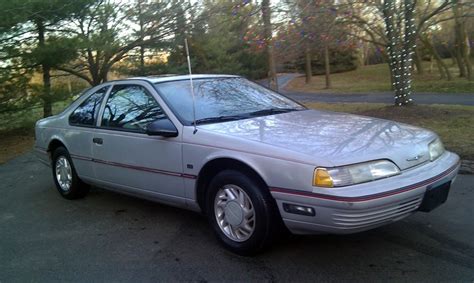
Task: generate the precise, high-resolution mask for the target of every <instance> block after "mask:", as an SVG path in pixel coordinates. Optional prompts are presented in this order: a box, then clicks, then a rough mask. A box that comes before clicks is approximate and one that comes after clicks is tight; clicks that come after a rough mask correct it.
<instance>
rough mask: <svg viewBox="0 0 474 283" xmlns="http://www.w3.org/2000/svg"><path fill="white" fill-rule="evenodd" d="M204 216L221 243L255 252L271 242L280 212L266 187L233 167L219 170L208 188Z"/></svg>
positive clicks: (237, 250)
mask: <svg viewBox="0 0 474 283" xmlns="http://www.w3.org/2000/svg"><path fill="white" fill-rule="evenodd" d="M206 208H207V216H208V220H209V223H210V225H211V226H212V228H213V230H214V232H215V233H216V235H217V237H218V239H219V240H220V242H221V243H222V244H223V245H224V246H225V247H226V248H227V249H229V250H231V251H232V252H235V253H237V254H241V255H251V254H255V253H257V252H259V251H261V250H263V249H264V248H265V247H267V246H268V245H269V244H271V243H272V242H273V239H274V236H276V233H277V232H278V231H277V230H278V229H277V228H278V223H279V219H278V217H279V214H278V211H277V208H276V204H275V201H274V200H273V198H272V196H271V195H270V193H269V192H268V190H266V188H265V187H264V186H263V185H261V184H259V182H257V181H256V180H253V179H252V178H250V177H249V176H247V175H246V174H243V173H241V172H239V171H235V170H225V171H222V172H220V173H218V174H217V175H216V176H215V177H214V178H213V179H212V181H211V183H210V184H209V188H208V190H207V206H206Z"/></svg>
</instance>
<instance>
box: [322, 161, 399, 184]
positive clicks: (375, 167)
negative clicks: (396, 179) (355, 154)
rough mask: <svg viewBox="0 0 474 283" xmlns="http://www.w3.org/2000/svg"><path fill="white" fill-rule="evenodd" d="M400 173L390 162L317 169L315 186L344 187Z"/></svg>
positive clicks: (372, 162)
mask: <svg viewBox="0 0 474 283" xmlns="http://www.w3.org/2000/svg"><path fill="white" fill-rule="evenodd" d="M399 173H400V170H399V169H398V167H397V166H396V165H395V164H393V163H392V162H390V161H388V160H379V161H371V162H366V163H359V164H354V165H347V166H342V167H334V168H316V170H314V176H313V186H318V187H328V188H331V187H343V186H349V185H355V184H359V183H365V182H369V181H374V180H377V179H382V178H387V177H390V176H393V175H397V174H399Z"/></svg>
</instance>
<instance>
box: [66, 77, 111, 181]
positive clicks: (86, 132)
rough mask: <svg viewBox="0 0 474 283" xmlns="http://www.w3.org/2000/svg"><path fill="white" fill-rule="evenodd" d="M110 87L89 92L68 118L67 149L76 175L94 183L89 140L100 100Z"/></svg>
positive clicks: (93, 131)
mask: <svg viewBox="0 0 474 283" xmlns="http://www.w3.org/2000/svg"><path fill="white" fill-rule="evenodd" d="M109 88H110V86H103V87H100V88H98V89H97V88H96V89H93V90H91V92H92V93H91V94H89V95H86V96H87V98H85V99H84V100H83V101H82V102H81V103H80V104H79V106H77V107H76V109H74V111H72V113H71V114H70V115H69V117H68V122H69V126H70V127H69V129H68V131H67V135H65V136H66V140H67V148H68V151H69V154H70V155H71V158H72V159H73V162H74V167H75V168H76V171H77V174H78V175H79V177H81V178H82V179H84V180H89V181H92V182H93V181H94V179H95V172H94V165H93V163H92V162H91V161H92V155H93V153H92V144H91V142H90V141H91V140H92V138H93V136H94V134H95V125H96V123H97V118H98V116H99V110H100V106H101V103H102V100H103V99H104V97H105V96H106V94H107V91H108V90H109Z"/></svg>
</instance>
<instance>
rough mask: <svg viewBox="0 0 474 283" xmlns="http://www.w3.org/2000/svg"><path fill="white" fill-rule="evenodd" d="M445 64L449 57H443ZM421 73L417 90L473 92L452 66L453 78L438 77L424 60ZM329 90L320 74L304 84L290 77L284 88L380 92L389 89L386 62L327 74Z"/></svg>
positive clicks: (416, 78)
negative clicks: (423, 70)
mask: <svg viewBox="0 0 474 283" xmlns="http://www.w3.org/2000/svg"><path fill="white" fill-rule="evenodd" d="M446 64H448V66H449V65H450V64H451V61H450V60H446ZM424 65H425V67H426V68H425V74H423V75H417V74H416V72H414V73H415V75H414V82H413V87H414V90H415V91H417V92H439V93H474V81H467V80H466V79H464V78H459V77H458V72H457V70H456V67H451V68H450V71H451V73H452V74H453V80H452V81H447V80H441V79H440V78H439V74H438V71H437V69H436V66H435V67H434V69H433V72H432V73H429V72H428V69H429V67H428V65H429V63H428V62H424ZM331 80H332V85H333V87H332V88H331V89H325V78H324V76H313V80H312V82H311V83H310V84H306V83H305V78H304V77H299V78H296V79H294V80H292V81H291V82H290V83H289V84H288V85H287V87H286V89H287V90H293V91H302V92H332V93H351V92H380V91H390V73H389V69H388V64H378V65H370V66H362V67H359V68H358V69H357V70H355V71H350V72H345V73H338V74H332V75H331Z"/></svg>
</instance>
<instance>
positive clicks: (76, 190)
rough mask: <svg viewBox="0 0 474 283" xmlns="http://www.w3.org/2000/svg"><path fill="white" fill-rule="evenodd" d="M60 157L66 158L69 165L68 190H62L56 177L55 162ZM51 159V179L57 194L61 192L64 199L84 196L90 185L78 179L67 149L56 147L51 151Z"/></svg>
mask: <svg viewBox="0 0 474 283" xmlns="http://www.w3.org/2000/svg"><path fill="white" fill-rule="evenodd" d="M60 157H64V158H66V159H67V161H68V162H69V164H70V165H71V173H72V174H71V175H72V182H71V185H70V187H69V189H68V190H64V189H62V188H61V186H60V185H59V182H58V179H57V177H56V162H57V160H58V159H59V158H60ZM51 161H52V162H51V168H52V173H53V180H54V184H55V185H56V189H57V190H58V192H59V194H61V196H62V197H64V198H65V199H70V200H72V199H79V198H83V197H85V196H86V195H87V193H88V192H89V188H90V186H89V185H87V184H85V183H84V182H82V181H81V179H79V177H78V176H77V173H76V169H75V168H74V164H73V163H72V159H71V156H70V155H69V152H68V151H67V149H66V148H64V147H58V148H56V149H55V150H54V151H53V153H52V158H51Z"/></svg>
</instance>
